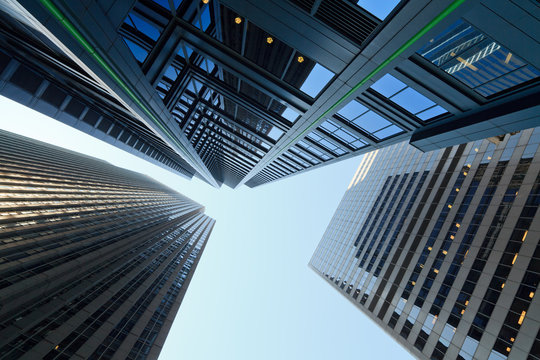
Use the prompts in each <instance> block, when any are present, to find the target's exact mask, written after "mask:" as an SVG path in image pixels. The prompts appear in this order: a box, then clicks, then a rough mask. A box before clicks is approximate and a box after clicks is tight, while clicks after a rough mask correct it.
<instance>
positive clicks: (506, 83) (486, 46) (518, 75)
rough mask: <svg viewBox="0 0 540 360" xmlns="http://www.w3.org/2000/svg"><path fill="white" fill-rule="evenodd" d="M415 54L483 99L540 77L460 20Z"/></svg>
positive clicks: (511, 54) (538, 73)
mask: <svg viewBox="0 0 540 360" xmlns="http://www.w3.org/2000/svg"><path fill="white" fill-rule="evenodd" d="M418 54H420V55H421V56H423V57H424V58H426V59H427V60H429V61H431V62H432V63H433V64H434V65H435V66H437V67H439V68H440V69H442V70H444V71H446V72H447V73H448V74H450V75H452V76H453V77H455V78H456V79H458V80H460V81H461V82H462V83H464V84H465V85H467V86H468V87H470V88H471V89H474V90H475V91H476V92H477V93H479V94H480V95H483V96H490V95H493V94H497V93H498V92H501V91H503V90H506V89H510V88H512V87H514V86H516V85H519V84H522V83H524V82H526V81H529V80H531V79H535V78H537V77H539V76H540V72H539V71H538V70H537V69H536V68H534V67H532V66H531V65H528V64H526V63H525V62H524V61H523V60H521V58H519V57H518V56H517V55H515V54H513V53H511V52H510V51H508V50H507V49H505V48H504V47H502V46H501V45H500V44H498V43H497V42H495V41H493V40H491V39H490V38H489V37H487V36H486V35H484V34H483V33H481V32H480V31H478V30H477V29H475V28H474V27H472V26H471V25H469V24H468V23H466V22H465V21H463V20H458V21H457V22H455V23H454V24H452V25H451V26H450V27H449V28H448V29H446V30H445V31H444V32H443V33H441V34H439V35H438V36H437V37H435V38H434V39H433V41H432V42H429V43H427V44H426V45H424V47H422V48H421V49H420V50H418Z"/></svg>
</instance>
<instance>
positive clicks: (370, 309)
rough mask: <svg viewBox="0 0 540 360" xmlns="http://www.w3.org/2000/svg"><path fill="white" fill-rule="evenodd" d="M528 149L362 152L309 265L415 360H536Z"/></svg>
mask: <svg viewBox="0 0 540 360" xmlns="http://www.w3.org/2000/svg"><path fill="white" fill-rule="evenodd" d="M482 91H489V90H487V89H486V90H482ZM539 143H540V128H535V129H528V130H524V131H521V132H518V133H514V134H507V135H506V136H501V137H497V138H490V139H487V140H483V141H481V140H479V141H476V142H470V143H467V144H462V145H459V146H453V147H448V148H446V149H442V150H436V151H432V152H426V153H422V152H420V151H418V150H417V149H415V148H413V147H412V146H410V145H409V144H407V143H406V142H403V143H400V144H396V145H392V146H390V147H387V148H385V149H381V150H377V151H374V152H371V153H368V154H366V155H364V157H363V159H362V162H361V164H360V166H359V167H358V170H357V171H356V173H355V175H354V177H353V179H352V180H351V182H350V185H349V187H348V189H347V191H346V193H345V195H344V197H343V199H342V200H341V203H340V205H339V207H338V209H337V210H336V213H335V214H334V217H333V218H332V220H331V222H330V224H329V226H328V229H327V230H326V232H325V234H324V236H323V238H322V240H321V242H320V244H319V246H318V248H317V250H316V251H315V253H314V255H313V257H312V259H311V261H310V266H311V268H312V269H313V270H314V271H315V272H316V273H317V274H319V275H320V276H321V277H322V278H323V279H325V280H326V281H328V283H329V284H331V285H332V286H333V287H335V288H336V289H337V290H338V291H339V292H340V293H341V294H343V295H344V296H345V297H346V298H347V299H349V300H350V301H351V302H352V303H354V304H355V305H356V306H357V307H358V308H359V309H361V310H362V311H363V312H364V313H366V314H367V315H368V316H369V317H370V318H371V319H372V320H373V321H374V322H375V323H376V324H377V325H379V326H381V327H382V328H384V329H385V330H386V331H387V332H388V333H389V334H390V335H391V336H392V337H394V338H395V339H396V340H397V341H398V342H399V343H400V344H402V345H403V346H404V347H405V348H407V349H408V350H409V351H410V352H411V354H413V355H414V356H415V357H417V358H421V359H460V360H463V359H471V360H472V359H489V360H502V359H507V358H508V359H527V360H538V359H540V332H539V331H540V297H538V296H537V294H536V293H537V291H538V283H539V281H540V241H539V240H540V211H538V207H539V205H540V151H539V149H538V147H539V146H538V145H539Z"/></svg>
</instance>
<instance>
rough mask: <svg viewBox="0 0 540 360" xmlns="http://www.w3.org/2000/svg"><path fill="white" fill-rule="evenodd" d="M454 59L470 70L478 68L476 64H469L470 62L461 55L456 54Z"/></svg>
mask: <svg viewBox="0 0 540 360" xmlns="http://www.w3.org/2000/svg"><path fill="white" fill-rule="evenodd" d="M456 59H457V61H459V62H460V63H462V64H463V65H465V66H466V67H468V68H469V69H471V70H472V71H477V70H478V68H477V67H476V66H474V65H473V64H471V63H470V62H468V61H467V60H465V59H464V58H462V57H461V56H458V57H457V58H456Z"/></svg>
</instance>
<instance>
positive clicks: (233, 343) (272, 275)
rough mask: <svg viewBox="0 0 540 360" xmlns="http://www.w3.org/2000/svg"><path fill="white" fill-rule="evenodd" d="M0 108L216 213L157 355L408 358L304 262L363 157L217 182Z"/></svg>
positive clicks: (15, 120) (14, 123)
mask: <svg viewBox="0 0 540 360" xmlns="http://www.w3.org/2000/svg"><path fill="white" fill-rule="evenodd" d="M0 109H1V116H0V128H2V129H5V130H8V131H12V132H15V133H18V134H21V135H25V136H28V137H31V138H34V139H37V140H41V141H45V142H48V143H51V144H54V145H58V146H61V147H64V148H67V149H70V150H74V151H78V152H81V153H84V154H87V155H90V156H94V157H98V158H101V159H106V160H108V161H109V162H111V163H112V164H114V165H117V166H121V167H124V168H127V169H130V170H134V171H138V172H142V173H145V174H148V175H150V176H152V177H153V178H155V179H157V180H158V181H160V182H162V183H164V184H166V185H168V186H170V187H172V188H174V189H176V190H177V191H179V192H181V193H183V194H184V195H186V196H188V197H190V198H191V199H193V200H195V201H197V202H199V203H200V204H202V205H204V206H205V207H206V213H207V214H208V215H210V216H212V217H213V218H215V219H216V220H217V224H216V226H215V228H214V231H213V233H212V235H211V236H210V239H209V243H208V245H207V247H206V250H205V251H204V253H203V256H202V258H201V261H200V263H199V266H198V267H197V270H196V272H195V274H194V277H193V279H192V281H191V284H190V286H189V289H188V291H187V294H186V296H185V298H184V301H183V303H182V306H181V307H180V310H179V312H178V314H177V316H176V319H175V323H174V325H173V327H172V329H171V331H170V333H169V337H168V338H167V342H166V343H165V347H164V349H163V351H162V353H161V356H160V360H176V359H190V360H206V359H217V360H244V359H245V360H248V359H249V360H253V359H258V360H277V359H284V360H288V359H310V360H327V359H412V356H411V355H409V353H408V352H407V351H405V350H404V349H403V348H402V347H401V346H400V345H398V344H397V343H396V342H395V341H394V340H392V339H391V338H390V337H389V336H388V335H386V333H384V331H383V330H381V329H380V328H379V327H378V326H376V325H375V324H374V323H373V322H372V321H371V320H370V319H369V318H368V317H367V316H365V315H364V314H363V313H362V312H361V311H360V310H359V309H357V308H356V307H355V306H353V305H352V304H351V303H350V302H349V301H348V300H346V299H345V298H344V297H343V296H342V295H340V294H339V293H338V292H337V291H335V290H334V289H333V288H332V287H331V286H330V285H329V284H328V283H326V282H325V281H324V280H322V279H321V278H320V277H319V276H318V275H317V274H316V273H315V272H313V271H312V270H311V269H310V268H309V267H308V266H307V264H308V262H309V260H310V258H311V255H312V254H313V251H314V250H315V248H316V246H317V244H318V242H319V240H320V239H321V237H322V235H323V232H324V230H325V229H326V227H327V225H328V223H329V221H330V218H331V217H332V215H333V213H334V211H335V209H336V208H337V206H338V204H339V201H340V200H341V197H342V195H343V193H344V192H345V190H346V187H347V185H348V183H349V181H350V179H351V177H352V176H353V174H354V172H355V170H356V167H357V166H358V164H359V163H360V160H361V158H360V157H356V158H353V159H349V160H345V161H342V162H340V163H337V164H333V165H329V166H326V167H323V168H321V169H317V170H313V171H309V172H306V173H304V174H302V175H297V176H293V177H291V178H288V179H284V180H280V181H278V182H275V183H271V184H267V185H263V186H260V187H258V188H255V189H250V188H248V187H245V186H243V187H241V188H239V189H236V190H232V189H230V188H228V187H226V186H223V187H222V188H220V189H215V188H212V187H211V186H209V185H207V184H206V183H203V182H201V181H199V180H197V179H194V180H192V181H189V180H187V179H185V178H181V177H179V176H177V175H174V174H172V173H170V172H168V171H166V170H164V169H162V168H160V167H157V166H154V165H152V164H149V163H147V162H145V161H143V160H141V159H139V158H137V157H135V156H133V155H131V154H128V153H126V152H124V151H122V150H119V149H117V148H115V147H113V146H111V145H109V144H106V143H104V142H102V141H100V140H97V139H94V138H93V137H91V136H89V135H86V134H84V133H82V132H80V131H77V130H75V129H73V128H71V127H69V126H67V125H64V124H62V123H60V122H58V121H56V120H53V119H50V118H48V117H46V116H44V115H42V114H39V113H37V112H35V111H33V110H30V109H28V108H25V107H24V106H22V105H19V104H17V103H15V102H13V101H11V100H8V99H6V98H4V97H1V96H0ZM0 146H1V144H0Z"/></svg>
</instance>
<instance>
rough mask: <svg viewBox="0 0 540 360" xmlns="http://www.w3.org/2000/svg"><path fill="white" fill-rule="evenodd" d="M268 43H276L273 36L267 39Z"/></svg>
mask: <svg viewBox="0 0 540 360" xmlns="http://www.w3.org/2000/svg"><path fill="white" fill-rule="evenodd" d="M266 42H267V43H269V44H271V43H273V42H274V38H272V37H271V36H269V37H267V38H266Z"/></svg>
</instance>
